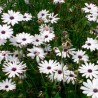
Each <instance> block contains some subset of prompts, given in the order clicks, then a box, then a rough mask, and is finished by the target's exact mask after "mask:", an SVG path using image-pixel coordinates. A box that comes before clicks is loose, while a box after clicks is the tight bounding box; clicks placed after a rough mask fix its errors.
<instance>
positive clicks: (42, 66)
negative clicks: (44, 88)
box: [38, 60, 58, 74]
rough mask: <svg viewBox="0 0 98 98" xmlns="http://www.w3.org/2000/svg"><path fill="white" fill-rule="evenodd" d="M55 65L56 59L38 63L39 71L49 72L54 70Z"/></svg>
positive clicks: (56, 63)
mask: <svg viewBox="0 0 98 98" xmlns="http://www.w3.org/2000/svg"><path fill="white" fill-rule="evenodd" d="M57 65H58V62H57V61H54V60H49V61H46V60H44V61H41V63H39V66H38V68H39V71H40V73H45V74H51V73H53V72H55V70H56V67H57Z"/></svg>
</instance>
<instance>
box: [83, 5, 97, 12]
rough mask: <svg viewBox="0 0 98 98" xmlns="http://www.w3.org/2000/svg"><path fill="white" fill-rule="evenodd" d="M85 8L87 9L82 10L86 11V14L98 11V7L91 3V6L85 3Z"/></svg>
mask: <svg viewBox="0 0 98 98" xmlns="http://www.w3.org/2000/svg"><path fill="white" fill-rule="evenodd" d="M85 6H86V7H84V8H82V10H83V11H85V13H90V12H93V11H95V10H96V9H97V6H96V5H94V4H92V3H90V4H88V3H85Z"/></svg>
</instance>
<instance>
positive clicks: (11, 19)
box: [1, 10, 22, 26]
mask: <svg viewBox="0 0 98 98" xmlns="http://www.w3.org/2000/svg"><path fill="white" fill-rule="evenodd" d="M1 19H2V20H3V22H4V23H7V24H11V25H12V26H14V25H15V24H17V23H18V22H19V21H22V14H20V12H15V11H13V10H8V13H3V15H2V18H1Z"/></svg>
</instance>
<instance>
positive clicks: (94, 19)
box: [86, 14, 97, 22]
mask: <svg viewBox="0 0 98 98" xmlns="http://www.w3.org/2000/svg"><path fill="white" fill-rule="evenodd" d="M86 18H87V19H88V20H89V21H94V22H95V21H96V20H97V15H94V14H88V15H86Z"/></svg>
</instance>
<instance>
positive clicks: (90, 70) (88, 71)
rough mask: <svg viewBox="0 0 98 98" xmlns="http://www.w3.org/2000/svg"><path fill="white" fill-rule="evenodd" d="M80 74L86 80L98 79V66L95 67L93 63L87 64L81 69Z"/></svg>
mask: <svg viewBox="0 0 98 98" xmlns="http://www.w3.org/2000/svg"><path fill="white" fill-rule="evenodd" d="M78 70H79V72H80V73H81V74H82V76H85V77H86V78H90V79H92V78H98V65H94V64H93V63H85V64H82V66H80V67H79V69H78Z"/></svg>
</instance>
